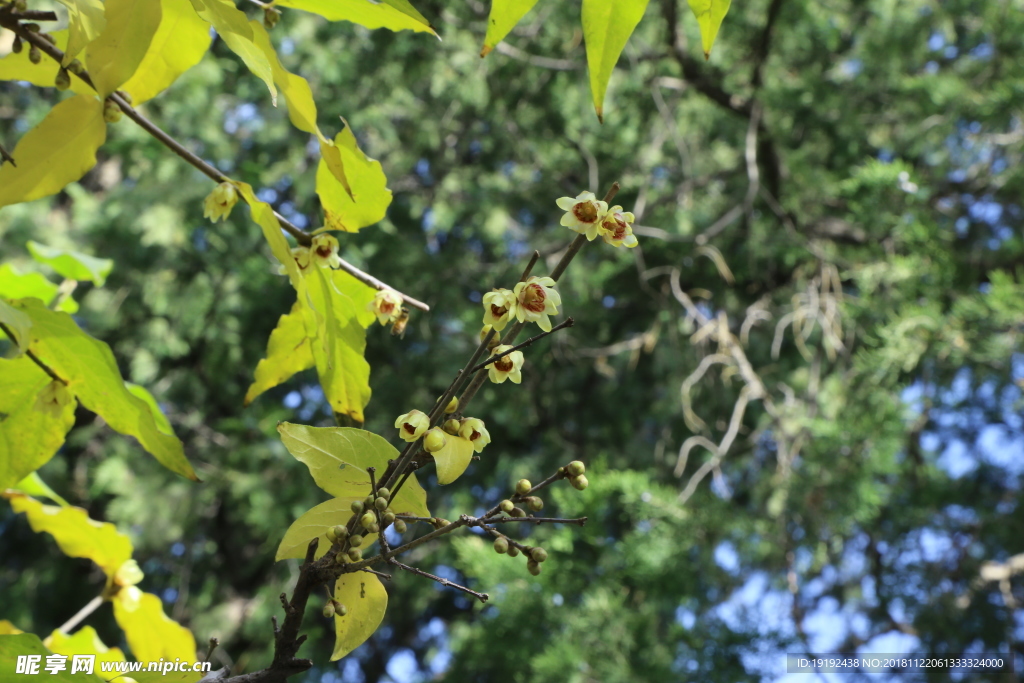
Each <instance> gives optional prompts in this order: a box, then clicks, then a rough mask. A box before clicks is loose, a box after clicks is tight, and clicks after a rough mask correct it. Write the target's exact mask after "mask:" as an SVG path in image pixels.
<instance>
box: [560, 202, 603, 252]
mask: <svg viewBox="0 0 1024 683" xmlns="http://www.w3.org/2000/svg"><path fill="white" fill-rule="evenodd" d="M555 204H558V208H560V209H561V210H562V211H565V212H566V213H565V215H564V216H562V221H561V222H562V225H564V226H565V227H567V228H569V229H570V230H572V231H574V232H578V233H580V234H583V235H586V236H587V239H588V240H590V241H593V240H594V238H596V237H597V226H598V223H599V222H600V221H601V219H602V218H603V217H604V215H605V213H607V211H608V204H607V203H605V202H603V201H601V200H600V199H598V198H597V197H596V196H595V195H594V193H593V192H580V193H579V195H577V196H576V198H575V199H573V198H572V197H560V198H559V199H556V200H555Z"/></svg>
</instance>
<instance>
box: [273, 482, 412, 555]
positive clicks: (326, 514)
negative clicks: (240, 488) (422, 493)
mask: <svg viewBox="0 0 1024 683" xmlns="http://www.w3.org/2000/svg"><path fill="white" fill-rule="evenodd" d="M352 488H353V491H355V490H356V489H358V493H354V494H353V495H351V496H346V497H344V498H331V499H330V500H328V501H324V502H323V503H320V504H319V505H317V506H316V507H314V508H311V509H309V510H307V511H306V512H304V513H302V516H301V517H299V518H298V519H297V520H295V521H294V522H292V525H291V526H290V527H288V531H286V532H284V538H282V539H281V543H280V544H279V545H278V546H277V555H276V556H275V557H274V559H275V560H287V559H288V558H291V557H295V558H299V559H301V558H304V557H305V556H306V548H307V547H308V546H309V542H310V541H312V540H313V539H314V538H318V537H319V538H320V543H319V544H318V545H317V547H316V557H317V558H320V557H323V555H324V553H326V552H327V550H328V549H329V548H330V547H331V542H330V540H328V538H327V529H328V528H329V527H332V526H336V525H338V524H348V520H349V519H350V518H351V517H352V507H351V506H352V501H354V500H362V499H363V498H366V496H367V494H368V493H369V491H370V489H369V487H368V486H359V487H356V486H355V485H353V487H352ZM399 494H401V491H399Z"/></svg>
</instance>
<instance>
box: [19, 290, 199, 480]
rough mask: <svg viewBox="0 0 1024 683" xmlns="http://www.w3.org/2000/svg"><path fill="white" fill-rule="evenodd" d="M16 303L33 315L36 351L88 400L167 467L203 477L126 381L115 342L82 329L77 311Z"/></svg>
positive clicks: (88, 404)
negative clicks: (73, 315) (113, 347)
mask: <svg viewBox="0 0 1024 683" xmlns="http://www.w3.org/2000/svg"><path fill="white" fill-rule="evenodd" d="M13 305H14V306H15V308H18V309H19V310H21V311H24V312H25V313H27V314H28V315H29V317H30V318H32V343H31V345H30V348H31V350H32V352H33V353H35V354H36V355H37V356H38V357H39V358H40V359H41V360H42V361H43V362H44V363H46V365H47V366H49V367H50V368H51V369H52V370H53V371H54V372H55V373H56V374H57V376H58V377H60V378H61V379H63V380H64V381H66V382H67V383H68V389H70V390H71V392H72V393H73V394H74V395H75V396H77V397H78V400H79V401H81V403H82V405H83V406H85V407H86V408H88V409H89V410H91V411H93V412H94V413H96V414H97V415H99V416H100V417H102V418H103V419H104V420H106V422H107V424H108V425H110V427H111V428H112V429H114V430H116V431H118V432H120V433H122V434H128V435H129V436H134V437H135V438H136V439H138V440H139V443H141V444H142V447H143V448H145V449H146V450H147V451H148V452H149V453H150V454H152V455H153V457H155V458H156V459H157V460H158V461H159V462H160V464H162V465H163V466H164V467H166V468H167V469H169V470H171V471H172V472H177V473H178V474H180V475H182V476H185V477H188V478H189V479H193V480H197V479H198V478H197V477H196V474H195V472H194V471H192V466H191V465H190V464H189V462H188V460H186V459H185V453H184V451H183V449H182V445H181V442H180V441H179V440H178V439H177V438H176V437H174V436H172V435H169V434H166V433H164V432H163V431H161V430H160V427H159V426H158V425H157V422H156V420H155V419H154V418H153V413H152V412H151V411H150V408H149V406H148V405H146V402H145V401H143V400H142V399H140V398H137V397H136V396H134V395H133V394H132V393H131V392H130V391H128V388H127V387H125V385H124V380H123V379H122V378H121V373H120V371H119V370H118V368H117V362H116V361H115V360H114V354H113V353H111V351H110V347H109V346H107V345H106V344H104V343H103V342H101V341H99V340H98V339H94V338H93V337H90V336H89V335H87V334H86V333H85V332H83V331H82V330H81V329H79V327H78V325H76V324H75V321H74V320H72V319H71V316H69V315H67V314H65V313H56V312H54V311H51V310H49V309H47V308H46V307H45V306H43V305H42V304H41V303H40V302H39V301H37V300H36V299H20V300H18V301H15V302H13Z"/></svg>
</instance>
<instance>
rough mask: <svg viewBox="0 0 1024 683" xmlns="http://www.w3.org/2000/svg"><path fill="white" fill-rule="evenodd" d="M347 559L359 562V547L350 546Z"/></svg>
mask: <svg viewBox="0 0 1024 683" xmlns="http://www.w3.org/2000/svg"><path fill="white" fill-rule="evenodd" d="M348 559H349V561H350V562H359V561H360V560H362V559H363V551H362V550H360V549H359V548H352V549H350V550H349V551H348Z"/></svg>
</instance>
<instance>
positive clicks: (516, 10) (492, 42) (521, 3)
mask: <svg viewBox="0 0 1024 683" xmlns="http://www.w3.org/2000/svg"><path fill="white" fill-rule="evenodd" d="M536 4H537V0H491V14H490V16H488V17H487V35H486V36H484V48H483V49H482V50H480V56H481V57H486V56H487V55H488V54H489V53H490V52H491V50H493V49H494V47H495V46H496V45H497V44H498V43H500V42H501V41H502V39H504V38H505V36H507V35H508V32H509V31H511V30H512V28H513V27H514V26H515V25H516V24H518V23H519V20H520V19H522V18H523V17H524V16H526V13H527V12H529V11H530V10H531V9H533V6H534V5H536Z"/></svg>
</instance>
